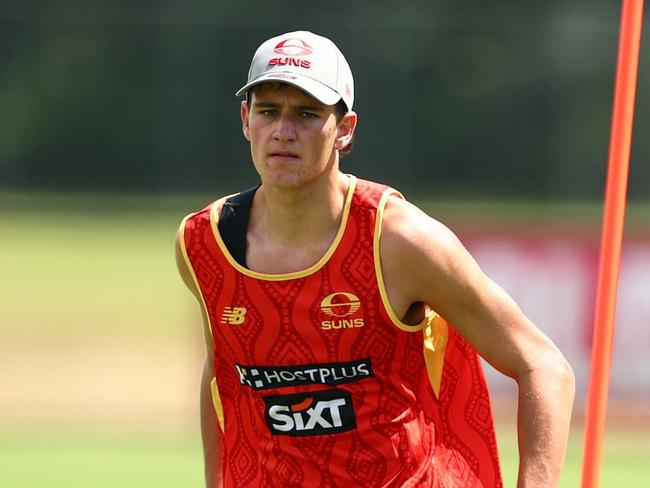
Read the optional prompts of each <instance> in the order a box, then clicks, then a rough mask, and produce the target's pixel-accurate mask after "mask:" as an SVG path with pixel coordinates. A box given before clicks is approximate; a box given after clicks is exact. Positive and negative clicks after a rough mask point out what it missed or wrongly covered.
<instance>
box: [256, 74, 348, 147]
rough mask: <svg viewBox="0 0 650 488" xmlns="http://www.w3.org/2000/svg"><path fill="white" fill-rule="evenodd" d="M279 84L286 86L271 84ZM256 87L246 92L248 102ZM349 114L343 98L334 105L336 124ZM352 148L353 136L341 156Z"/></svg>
mask: <svg viewBox="0 0 650 488" xmlns="http://www.w3.org/2000/svg"><path fill="white" fill-rule="evenodd" d="M270 83H274V84H277V85H278V86H281V85H285V83H280V82H270ZM255 86H257V85H253V86H251V87H250V88H249V89H248V90H246V102H248V103H250V101H251V98H252V95H253V90H254V89H255ZM348 112H349V110H348V106H347V105H346V104H345V102H344V101H343V99H342V98H341V99H340V100H339V101H338V102H337V103H336V105H334V113H335V114H336V123H337V124H338V123H339V122H341V120H343V117H345V114H347V113H348ZM352 146H354V135H352V140H350V142H349V143H348V144H347V145H346V146H345V147H344V148H342V149H339V156H341V157H343V156H347V155H348V154H350V152H352Z"/></svg>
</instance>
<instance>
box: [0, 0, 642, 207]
mask: <svg viewBox="0 0 650 488" xmlns="http://www.w3.org/2000/svg"><path fill="white" fill-rule="evenodd" d="M619 9H620V4H619V3H617V2H606V1H603V0H593V1H589V2H588V1H576V2H563V1H559V0H549V1H547V2H541V3H534V4H522V3H521V2H507V1H498V2H477V1H473V2H449V1H447V2H445V1H440V2H435V1H430V0H402V1H401V2H387V1H379V0H377V1H368V0H366V1H354V0H351V1H350V2H347V3H343V4H339V5H337V6H336V7H324V6H323V5H322V2H305V1H303V2H295V1H293V2H292V1H287V0H278V1H275V2H255V1H249V0H243V1H239V2H225V1H218V0H211V1H208V0H199V1H190V2H178V1H174V2H172V1H148V2H147V1H140V2H126V1H117V0H115V1H112V2H108V1H80V0H77V1H66V0H58V1H55V0H50V1H41V2H35V1H16V0H3V1H2V6H1V7H0V188H4V189H11V188H21V189H62V190H88V191H95V190H102V191H129V192H130V191H138V190H142V191H159V192H183V193H206V192H216V191H219V192H220V191H234V190H236V189H239V188H240V187H243V186H247V185H249V186H250V185H252V184H253V183H254V182H255V181H256V175H255V174H254V171H253V169H252V165H251V163H250V156H249V152H248V146H247V144H246V142H245V140H244V139H243V137H242V135H241V128H240V122H239V100H238V99H237V98H236V97H235V96H234V92H235V91H236V90H237V89H238V88H239V86H241V85H242V84H243V83H244V81H245V79H246V74H247V71H248V65H249V62H250V58H251V56H252V54H253V52H254V50H255V49H256V47H257V46H258V45H259V43H260V42H261V41H263V40H264V39H266V38H267V37H269V36H271V35H276V34H279V33H281V32H284V31H288V30H294V29H306V30H312V31H314V32H317V33H321V34H324V35H326V36H329V37H331V38H332V39H334V40H335V42H336V43H337V44H338V45H339V47H340V48H341V50H342V51H343V52H344V53H345V54H346V57H347V58H348V61H349V62H350V64H351V66H352V70H353V73H354V75H355V83H356V100H355V110H356V111H357V112H358V113H359V116H360V125H359V129H358V133H357V139H356V147H355V150H354V151H353V152H352V154H351V155H350V156H348V157H346V158H345V159H344V160H343V165H342V166H343V169H344V170H345V171H349V172H352V173H355V174H358V175H360V176H363V177H367V178H372V179H379V180H383V181H386V182H389V183H390V184H392V185H395V186H397V187H399V188H400V189H403V190H408V191H411V192H419V193H426V194H429V195H437V196H460V197H464V196H481V197H503V196H511V197H534V198H568V199H590V198H600V197H601V195H602V192H603V186H604V178H605V167H606V160H607V150H608V138H609V124H610V112H611V104H612V90H613V80H614V69H615V61H616V48H617V36H618V23H619V17H620V12H619ZM646 25H647V23H646ZM645 30H646V31H647V29H645ZM646 38H647V36H646ZM648 47H650V46H648V43H647V41H646V42H644V43H643V45H642V49H641V53H642V55H641V71H640V76H639V90H638V97H637V116H636V127H635V140H634V144H633V159H632V166H631V172H632V174H631V186H630V193H631V196H632V197H633V198H637V199H645V198H648V197H649V196H650V184H649V183H650V169H649V168H648V165H647V164H645V163H646V161H647V159H648V156H649V155H650V141H649V140H648V138H646V137H644V136H643V134H645V133H646V132H647V128H648V125H649V124H650V120H649V118H648V112H649V111H648V110H647V107H648V101H649V100H650V93H649V92H648V89H647V88H648V75H649V73H650V67H649V66H648V59H649V56H648V52H649V51H648Z"/></svg>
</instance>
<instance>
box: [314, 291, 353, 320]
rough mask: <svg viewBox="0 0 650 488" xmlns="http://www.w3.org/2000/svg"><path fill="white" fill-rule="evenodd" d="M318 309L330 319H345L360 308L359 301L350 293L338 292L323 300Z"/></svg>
mask: <svg viewBox="0 0 650 488" xmlns="http://www.w3.org/2000/svg"><path fill="white" fill-rule="evenodd" d="M320 308H321V310H322V311H323V313H324V314H325V315H329V316H330V317H347V316H348V315H352V314H353V313H355V312H356V311H357V310H359V308H361V301H360V300H359V298H358V297H357V296H356V295H353V294H352V293H346V292H342V291H339V292H336V293H332V294H331V295H327V296H326V297H325V298H323V300H322V301H321V302H320Z"/></svg>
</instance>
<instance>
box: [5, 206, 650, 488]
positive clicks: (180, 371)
mask: <svg viewBox="0 0 650 488" xmlns="http://www.w3.org/2000/svg"><path fill="white" fill-rule="evenodd" d="M206 201H207V199H205V200H202V199H200V198H193V199H183V198H162V197H155V198H154V197H151V198H149V197H144V198H135V197H119V198H115V197H112V198H108V197H99V196H92V195H88V196H73V197H66V198H64V197H60V196H57V195H48V194H41V195H38V196H33V195H25V194H10V195H2V196H0V243H1V244H0V245H1V248H0V249H1V250H2V251H1V253H0V269H1V270H2V273H0V297H2V298H1V299H0V300H1V305H2V310H3V314H2V322H0V486H1V487H11V488H13V487H17V488H28V487H29V488H31V487H34V488H35V487H42V486H48V487H51V488H59V487H97V488H103V487H115V486H122V487H192V486H201V480H202V458H201V448H200V441H199V435H198V430H197V426H196V422H197V414H196V409H195V404H196V393H197V385H198V374H199V366H200V361H201V359H202V350H201V347H202V346H201V343H200V341H201V332H200V327H199V323H198V311H197V309H196V306H195V304H194V302H193V301H192V299H191V298H190V296H189V292H187V291H186V290H185V289H184V288H183V286H182V284H181V283H180V280H179V278H178V277H177V276H176V271H175V266H174V257H173V238H174V234H175V231H176V228H177V225H178V223H179V221H180V219H181V217H182V216H183V215H184V214H185V213H187V212H189V211H191V210H194V209H196V208H199V207H200V206H201V205H203V204H204V203H205V202H206ZM426 205H428V206H430V208H438V209H443V210H444V212H447V213H448V214H449V215H450V216H452V219H453V218H459V219H461V220H462V218H464V217H463V216H465V215H466V211H464V210H463V207H462V206H454V205H453V204H452V203H444V202H428V203H427V204H426ZM426 205H425V206H426ZM494 206H495V208H496V209H498V208H500V205H499V204H494ZM483 208H486V207H483ZM488 208H489V206H488ZM543 208H546V207H542V209H541V210H540V208H539V207H535V206H534V205H533V206H529V207H525V209H526V212H527V215H528V217H526V218H530V215H533V216H534V215H535V214H537V215H539V214H540V212H545V211H544V210H543ZM495 212H498V210H495ZM643 212H645V210H643ZM579 213H580V212H579V211H577V210H576V214H579ZM588 213H589V215H590V219H589V222H590V223H588V225H593V221H594V215H595V213H596V212H595V211H594V209H593V208H591V210H589V211H588ZM511 218H512V219H513V220H512V221H513V222H515V223H516V221H517V219H518V218H519V217H517V215H513V216H512V217H511ZM576 218H577V217H576ZM499 437H500V447H501V458H502V462H503V473H504V478H505V480H506V486H514V484H515V479H516V466H517V451H516V441H515V435H514V430H513V427H512V426H511V425H508V424H507V423H506V424H504V425H502V424H501V423H500V424H499ZM581 452H582V433H581V430H580V426H576V428H575V429H574V431H573V433H572V437H571V445H570V449H569V456H568V460H567V465H566V469H565V473H564V476H563V482H562V485H561V486H563V487H575V486H578V485H579V478H580V463H581ZM649 452H650V429H649V428H648V427H643V428H641V426H640V428H638V429H629V428H625V429H623V428H619V427H618V426H617V425H615V424H612V425H611V426H610V428H609V430H608V436H607V443H606V454H605V461H604V465H603V469H602V486H603V487H610V486H625V487H637V486H638V487H644V486H648V484H649V483H650V463H648V459H647V457H648V453H649Z"/></svg>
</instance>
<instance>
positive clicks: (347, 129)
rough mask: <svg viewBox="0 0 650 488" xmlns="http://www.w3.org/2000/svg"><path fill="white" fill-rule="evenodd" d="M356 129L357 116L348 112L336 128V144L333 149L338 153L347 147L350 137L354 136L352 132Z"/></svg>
mask: <svg viewBox="0 0 650 488" xmlns="http://www.w3.org/2000/svg"><path fill="white" fill-rule="evenodd" d="M356 128H357V114H356V113H355V112H352V111H350V112H348V113H347V114H345V115H344V116H343V118H342V119H341V121H340V122H339V123H338V126H337V135H336V143H335V144H334V148H335V149H338V150H339V151H340V150H341V149H343V148H344V147H345V146H347V145H348V144H349V143H350V141H351V140H352V137H353V136H354V130H355V129H356Z"/></svg>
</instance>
